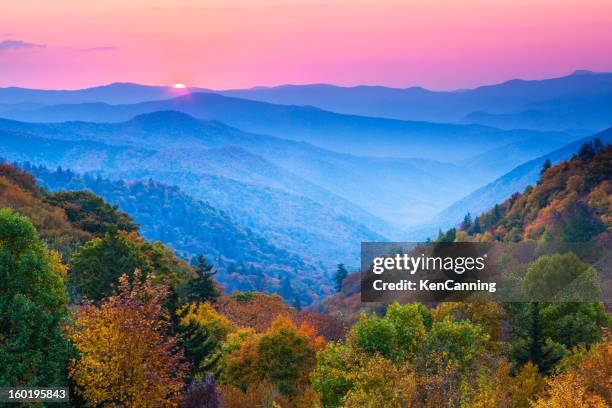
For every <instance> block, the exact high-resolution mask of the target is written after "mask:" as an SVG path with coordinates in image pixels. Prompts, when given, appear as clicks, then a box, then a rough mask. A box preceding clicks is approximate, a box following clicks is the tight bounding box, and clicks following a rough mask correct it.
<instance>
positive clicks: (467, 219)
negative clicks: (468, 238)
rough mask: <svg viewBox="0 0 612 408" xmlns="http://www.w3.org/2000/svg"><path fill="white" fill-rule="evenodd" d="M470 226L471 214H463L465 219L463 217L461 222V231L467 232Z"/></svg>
mask: <svg viewBox="0 0 612 408" xmlns="http://www.w3.org/2000/svg"><path fill="white" fill-rule="evenodd" d="M471 225H472V214H470V213H469V212H468V213H467V214H465V217H463V221H462V222H461V229H462V230H463V231H467V230H468V229H469V228H470V226H471Z"/></svg>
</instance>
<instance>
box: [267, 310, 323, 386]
mask: <svg viewBox="0 0 612 408" xmlns="http://www.w3.org/2000/svg"><path fill="white" fill-rule="evenodd" d="M257 353H258V355H259V359H260V364H261V369H262V372H263V373H264V378H265V379H266V380H268V381H270V382H271V383H272V384H274V385H276V386H277V387H278V390H279V391H280V392H281V393H282V394H284V395H287V396H293V395H296V394H297V393H298V392H299V391H300V390H301V389H303V388H305V387H306V386H307V385H308V381H309V377H308V375H309V374H310V372H311V371H312V369H313V368H314V366H315V362H316V357H315V349H314V347H313V345H312V343H311V338H309V336H307V335H305V334H304V333H301V332H300V331H299V330H298V329H297V328H296V327H295V325H294V324H293V322H291V321H290V320H288V319H287V318H284V317H279V318H277V319H276V320H275V321H274V323H273V324H272V327H270V329H269V330H268V331H266V332H265V333H263V334H262V335H261V337H260V339H259V342H258V344H257Z"/></svg>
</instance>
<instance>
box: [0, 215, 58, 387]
mask: <svg viewBox="0 0 612 408" xmlns="http://www.w3.org/2000/svg"><path fill="white" fill-rule="evenodd" d="M64 276H65V268H64V266H63V265H62V264H61V263H60V262H59V255H58V254H57V253H53V252H50V251H49V250H48V249H47V248H46V247H45V245H44V244H43V243H42V242H41V241H40V239H39V238H38V236H37V234H36V230H35V229H34V227H33V226H32V224H31V223H30V222H29V221H28V219H27V218H25V217H21V216H19V215H16V214H15V213H13V212H12V211H11V210H9V209H0V386H4V387H8V386H11V387H16V386H21V387H25V386H30V387H34V386H47V387H49V386H62V385H64V384H65V373H66V368H67V363H68V344H67V342H66V340H65V339H64V337H63V336H62V330H61V327H62V325H63V324H64V323H65V321H66V318H67V312H68V311H67V296H66V290H65V286H64Z"/></svg>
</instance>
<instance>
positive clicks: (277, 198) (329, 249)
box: [0, 130, 385, 266]
mask: <svg viewBox="0 0 612 408" xmlns="http://www.w3.org/2000/svg"><path fill="white" fill-rule="evenodd" d="M0 140H3V141H6V143H4V142H3V143H2V144H0V156H1V157H5V158H6V159H8V160H10V161H16V162H31V163H33V164H37V165H43V166H45V167H50V168H55V167H58V166H61V167H62V168H68V169H71V170H74V171H77V172H79V173H85V172H93V173H96V174H102V175H105V176H107V177H108V176H111V177H112V178H114V179H140V180H148V179H150V178H152V179H154V180H157V181H161V182H164V183H166V184H171V185H176V186H178V187H180V188H182V190H183V191H185V192H186V193H189V194H191V195H192V196H193V197H195V198H197V199H201V200H204V201H207V202H209V203H210V204H211V205H213V206H214V207H216V208H222V209H223V210H224V211H226V212H227V213H228V214H229V215H230V216H231V217H232V218H234V219H237V220H239V222H240V223H241V224H242V225H247V226H249V227H250V228H252V229H253V230H255V231H257V232H258V233H259V234H260V235H263V236H266V237H267V239H268V240H269V241H272V242H273V243H275V244H276V245H277V246H279V247H281V248H284V249H286V250H289V251H290V252H294V253H302V254H303V256H304V257H306V258H307V259H309V261H310V262H312V263H315V264H319V263H320V262H323V263H324V264H326V265H328V266H329V265H335V264H336V263H338V262H346V263H356V262H357V257H358V254H359V242H360V240H383V239H384V237H383V236H382V235H381V234H378V233H376V232H374V231H373V230H372V229H371V228H368V227H366V226H364V225H363V224H362V223H360V222H359V221H356V220H355V219H353V218H351V215H353V214H355V215H356V217H361V216H363V219H364V220H365V221H366V222H372V223H373V224H374V225H385V223H384V222H382V221H380V220H378V221H377V220H376V217H373V216H372V215H368V214H367V213H366V212H365V211H363V210H359V209H358V207H357V206H355V205H351V204H349V203H347V202H345V201H344V202H343V200H342V199H340V198H334V196H333V195H331V194H330V193H328V192H325V191H324V190H323V189H321V188H316V186H312V185H311V184H309V183H307V182H305V181H303V180H302V181H300V180H298V179H297V177H296V176H293V175H292V174H290V173H287V172H286V171H282V169H278V168H276V167H275V166H273V165H271V164H269V163H268V162H266V161H265V160H263V159H261V158H259V157H256V156H254V155H250V154H248V153H244V152H242V151H241V150H239V149H238V150H237V149H226V148H223V149H184V150H182V151H173V150H168V151H164V150H162V151H159V152H158V151H154V150H148V149H142V148H136V147H129V146H128V147H126V146H110V145H106V144H102V143H99V142H91V141H88V140H82V141H78V142H75V141H65V140H57V139H46V138H40V137H38V136H33V135H31V134H29V133H23V132H11V131H2V130H0ZM185 157H192V158H193V159H192V160H185ZM245 158H249V159H253V160H251V161H250V162H247V161H245V160H244V159H245ZM262 165H263V166H262ZM232 169H233V170H232ZM240 169H242V172H241V173H240V174H237V173H236V171H239V170H240ZM226 171H232V173H231V174H228V173H227V172H226ZM219 173H221V174H225V175H226V176H227V175H231V176H232V177H237V178H238V179H242V180H243V181H239V180H237V179H234V178H228V177H225V176H223V175H219ZM243 177H244V178H243ZM255 178H256V179H255ZM264 180H267V181H269V182H270V183H271V184H272V185H274V186H275V187H278V185H279V183H285V184H284V185H286V186H288V188H291V189H292V191H291V192H289V191H287V189H279V188H273V187H269V186H268V185H262V184H261V183H262V182H263V181H264ZM245 181H248V182H245ZM285 181H286V182H285ZM255 182H257V183H256V184H253V183H255ZM300 185H303V186H304V187H305V189H304V190H300V191H304V192H303V194H305V195H308V194H309V192H308V191H310V193H311V194H317V196H315V198H317V199H320V198H325V197H327V202H329V203H330V204H333V205H334V208H333V209H330V208H328V207H326V206H324V205H322V204H320V203H319V202H317V201H314V200H311V199H308V198H305V197H304V196H303V195H298V194H296V193H295V192H294V191H296V189H298V188H299V186H300ZM306 188H309V189H310V190H308V191H307V190H306ZM255 203H260V204H261V205H260V206H259V207H257V206H255V205H254V204H255ZM336 209H339V210H336ZM340 211H342V212H340ZM279 214H282V216H279ZM304 220H310V221H309V222H305V221H304ZM340 237H342V238H341V239H340Z"/></svg>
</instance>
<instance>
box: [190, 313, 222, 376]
mask: <svg viewBox="0 0 612 408" xmlns="http://www.w3.org/2000/svg"><path fill="white" fill-rule="evenodd" d="M180 338H181V344H182V346H183V349H184V350H185V359H186V360H187V361H188V362H189V365H190V367H191V369H190V372H189V380H190V381H196V380H202V379H204V378H205V376H206V375H207V374H212V375H213V376H217V375H218V374H219V368H220V365H219V360H220V358H221V352H220V351H219V341H218V340H217V339H216V337H215V336H213V335H212V333H210V332H209V331H208V330H206V328H205V327H203V326H202V325H199V324H197V323H196V322H195V321H191V322H189V324H188V325H187V326H185V327H182V328H181V334H180Z"/></svg>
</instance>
